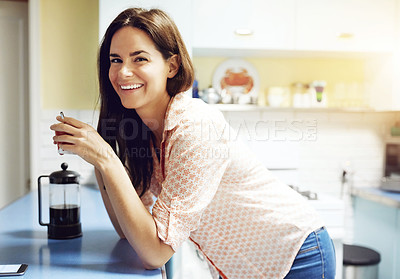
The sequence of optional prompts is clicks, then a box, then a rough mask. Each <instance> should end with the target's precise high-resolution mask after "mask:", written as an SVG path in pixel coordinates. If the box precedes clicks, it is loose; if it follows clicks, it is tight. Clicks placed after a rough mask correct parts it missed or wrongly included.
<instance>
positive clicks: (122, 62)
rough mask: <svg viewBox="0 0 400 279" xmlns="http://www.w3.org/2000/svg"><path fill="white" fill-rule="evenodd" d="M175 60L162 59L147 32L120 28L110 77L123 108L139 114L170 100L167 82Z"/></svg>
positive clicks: (114, 42) (114, 40)
mask: <svg viewBox="0 0 400 279" xmlns="http://www.w3.org/2000/svg"><path fill="white" fill-rule="evenodd" d="M172 60H174V59H171V58H170V59H169V60H168V61H166V60H165V59H164V58H163V56H162V54H161V53H160V52H159V51H158V50H157V48H156V46H155V44H154V42H153V40H152V39H151V38H150V37H149V36H148V35H147V34H146V33H145V32H144V31H142V30H140V29H138V28H134V27H130V26H127V27H123V28H121V29H119V30H118V31H117V32H116V33H115V34H114V36H113V37H112V40H111V45H110V69H109V73H108V76H109V79H110V82H111V84H112V86H113V87H114V90H115V92H117V94H118V96H119V98H120V99H121V103H122V105H123V106H124V107H125V108H129V109H136V111H137V112H138V113H139V111H140V110H149V109H150V111H151V109H154V108H156V107H157V103H158V102H159V101H160V99H163V98H169V96H168V93H167V90H166V85H167V79H168V78H172V77H173V76H174V75H175V73H176V72H174V71H173V68H174V65H173V63H174V62H172V64H171V61H172ZM139 114H140V113H139Z"/></svg>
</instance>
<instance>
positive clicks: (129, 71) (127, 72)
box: [119, 64, 133, 77]
mask: <svg viewBox="0 0 400 279" xmlns="http://www.w3.org/2000/svg"><path fill="white" fill-rule="evenodd" d="M119 72H120V74H121V75H122V76H125V77H130V76H133V72H132V69H131V68H130V67H129V65H126V64H125V65H122V67H121V70H120V71H119Z"/></svg>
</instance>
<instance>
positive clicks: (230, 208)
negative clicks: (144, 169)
mask: <svg viewBox="0 0 400 279" xmlns="http://www.w3.org/2000/svg"><path fill="white" fill-rule="evenodd" d="M164 125H165V126H164V132H163V139H162V142H161V148H160V153H159V158H160V159H158V157H157V155H156V152H155V150H154V149H152V154H153V160H154V170H153V177H152V181H151V187H150V190H149V191H148V192H147V193H146V194H145V195H144V196H143V197H142V201H143V203H144V204H145V205H146V206H147V207H148V208H150V206H151V205H152V204H153V195H154V196H156V197H157V200H156V202H155V204H154V205H153V208H152V215H153V218H154V220H155V223H156V225H157V231H158V236H159V238H160V239H161V240H162V241H164V242H165V243H166V244H168V245H170V246H171V247H172V249H173V250H175V251H176V250H177V248H178V247H179V246H180V245H181V244H182V242H184V241H185V240H187V239H190V240H191V241H193V242H194V243H195V244H196V246H197V247H198V249H199V250H200V251H201V252H202V253H203V254H204V256H205V257H206V258H207V260H208V262H209V265H210V267H211V272H212V274H214V276H215V278H218V274H219V275H221V277H222V278H240V279H244V278H251V279H256V278H283V277H284V276H285V275H286V274H287V273H288V272H289V270H290V268H291V265H292V263H293V261H294V258H295V257H296V254H297V252H298V250H299V249H300V247H301V245H302V244H303V242H304V240H305V239H306V238H307V236H308V235H309V234H310V233H311V232H312V231H313V230H316V229H318V228H320V227H322V226H323V223H322V221H321V219H320V218H319V216H318V215H317V213H316V212H315V211H314V210H313V209H312V208H311V207H310V206H309V205H308V203H307V202H306V200H305V199H304V198H303V197H302V196H301V195H300V194H298V193H297V192H295V191H294V190H292V189H291V188H290V187H288V186H287V185H286V184H284V183H282V182H280V181H279V180H278V179H277V178H275V177H274V176H273V175H272V174H271V173H270V172H269V171H268V170H267V169H266V168H265V167H264V166H263V165H262V163H260V162H259V161H258V160H257V159H256V157H255V155H254V154H253V153H252V152H251V151H250V150H249V149H248V148H247V147H246V145H245V144H243V143H241V142H240V141H238V140H237V137H236V136H235V135H236V134H235V132H234V131H233V130H232V128H231V127H230V126H229V125H228V123H227V122H226V121H225V119H224V117H223V115H222V113H221V112H219V111H218V110H217V109H215V108H213V107H211V106H209V105H207V104H205V103H204V102H202V101H201V100H199V99H192V98H190V97H189V96H186V95H185V94H184V93H179V94H177V95H176V96H175V97H173V98H171V100H170V103H169V105H168V108H167V112H166V118H165V124H164ZM265 144H268V142H266V143H265Z"/></svg>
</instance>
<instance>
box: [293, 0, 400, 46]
mask: <svg viewBox="0 0 400 279" xmlns="http://www.w3.org/2000/svg"><path fill="white" fill-rule="evenodd" d="M395 20H396V0H335V1H332V0H297V5H296V42H295V45H296V49H298V50H322V51H325V50H326V51H360V52H364V51H366V52H368V51H378V52H386V51H392V50H393V49H394V39H395V26H396V21H395Z"/></svg>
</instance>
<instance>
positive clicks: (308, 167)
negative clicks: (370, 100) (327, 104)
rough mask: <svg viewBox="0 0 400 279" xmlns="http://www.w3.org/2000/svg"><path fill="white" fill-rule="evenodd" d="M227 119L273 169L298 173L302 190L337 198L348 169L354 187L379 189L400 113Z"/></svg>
mask: <svg viewBox="0 0 400 279" xmlns="http://www.w3.org/2000/svg"><path fill="white" fill-rule="evenodd" d="M224 114H225V117H226V119H227V120H228V121H229V123H230V124H231V126H233V127H234V128H236V129H239V130H241V131H240V134H242V135H243V137H245V138H247V140H249V141H250V142H249V143H250V145H251V147H253V148H254V150H255V151H256V153H257V154H258V155H259V157H260V159H261V160H263V161H264V162H265V163H266V165H267V166H268V167H269V168H284V167H285V166H287V168H290V169H296V170H297V175H298V177H297V183H298V184H299V185H298V186H300V187H301V188H304V189H308V190H312V191H316V192H324V193H329V194H334V195H337V196H339V194H340V192H341V186H342V185H341V181H342V180H341V175H342V171H343V169H346V170H347V171H348V173H349V179H350V181H351V182H352V183H353V185H354V186H361V187H362V186H378V185H379V180H380V177H381V175H382V172H383V160H384V143H385V138H386V137H387V136H388V135H389V131H390V127H391V126H392V125H393V124H394V123H395V122H396V120H397V121H398V120H400V114H399V113H394V112H339V111H327V112H324V111H315V112H305V111H289V110H288V111H283V112H277V111H267V110H265V111H256V112H225V113H224ZM244 126H247V127H250V128H249V129H247V130H246V129H243V128H242V127H244ZM248 131H250V132H248ZM249 134H250V136H249ZM345 190H346V189H345Z"/></svg>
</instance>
